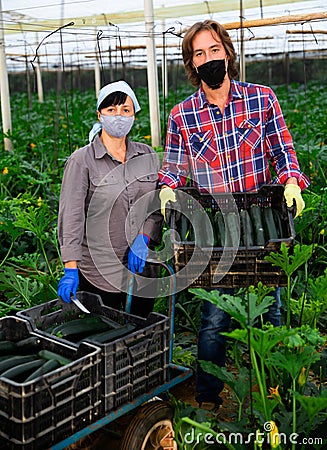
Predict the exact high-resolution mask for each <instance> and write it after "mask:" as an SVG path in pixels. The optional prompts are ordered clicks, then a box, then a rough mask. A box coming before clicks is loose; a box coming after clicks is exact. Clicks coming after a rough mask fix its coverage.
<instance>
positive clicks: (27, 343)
mask: <svg viewBox="0 0 327 450" xmlns="http://www.w3.org/2000/svg"><path fill="white" fill-rule="evenodd" d="M136 328H137V325H136V324H134V323H130V322H128V323H126V324H124V325H121V324H119V323H118V322H115V321H113V320H110V319H109V318H107V317H105V316H100V315H99V316H96V315H95V316H89V315H86V316H85V317H78V318H75V319H72V320H70V321H68V322H64V323H61V324H54V325H52V326H51V327H48V328H46V329H45V330H44V331H46V332H48V333H49V334H51V335H53V336H56V337H58V338H63V339H66V340H68V341H70V342H74V343H78V344H79V343H80V342H82V341H89V342H93V343H94V344H97V343H99V344H105V343H109V342H111V341H114V340H116V339H118V338H120V337H123V336H126V335H128V334H130V333H132V332H133V331H134V330H135V329H136ZM71 362H72V360H71V359H69V358H65V357H63V356H61V355H60V354H57V353H55V352H53V351H50V350H47V349H44V348H42V345H41V341H40V338H39V337H37V336H29V337H27V338H25V339H22V340H20V341H18V342H13V341H9V340H6V339H5V337H4V334H3V333H2V332H0V380H1V379H2V378H3V379H7V380H8V379H9V380H11V381H15V382H16V383H27V382H29V381H32V380H34V379H36V378H38V377H40V376H42V375H45V374H47V373H49V372H52V371H53V370H56V369H58V368H59V367H62V366H65V365H67V364H69V363H71Z"/></svg>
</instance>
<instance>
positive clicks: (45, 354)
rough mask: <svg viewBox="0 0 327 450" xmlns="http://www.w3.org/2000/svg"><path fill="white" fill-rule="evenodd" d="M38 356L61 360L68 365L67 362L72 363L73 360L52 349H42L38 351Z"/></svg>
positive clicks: (62, 363) (63, 364) (60, 361)
mask: <svg viewBox="0 0 327 450" xmlns="http://www.w3.org/2000/svg"><path fill="white" fill-rule="evenodd" d="M38 357H39V358H42V359H47V360H49V359H54V360H55V361H57V362H59V364H60V365H62V366H66V365H67V364H70V363H71V362H72V360H71V359H69V358H65V357H64V356H61V355H59V354H58V353H55V352H51V351H50V350H46V349H43V350H40V351H39V353H38Z"/></svg>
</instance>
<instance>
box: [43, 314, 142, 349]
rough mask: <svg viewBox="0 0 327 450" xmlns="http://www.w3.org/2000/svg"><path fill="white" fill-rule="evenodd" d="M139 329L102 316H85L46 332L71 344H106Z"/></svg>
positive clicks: (50, 328)
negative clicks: (84, 342) (86, 342)
mask: <svg viewBox="0 0 327 450" xmlns="http://www.w3.org/2000/svg"><path fill="white" fill-rule="evenodd" d="M136 328H137V326H136V324H134V323H130V322H128V323H126V324H124V325H121V324H119V323H118V322H116V321H114V320H111V319H109V318H107V317H105V316H102V315H92V316H91V315H88V314H87V315H85V316H79V317H77V318H74V319H73V318H72V319H71V320H69V321H67V322H64V323H60V324H54V325H52V326H50V327H47V328H45V330H44V331H46V332H47V333H49V334H51V335H53V336H56V337H58V338H61V339H65V340H67V341H69V342H74V343H77V344H79V343H80V342H82V341H88V342H93V343H95V344H96V343H99V344H105V343H108V342H111V341H114V340H116V339H118V338H120V337H123V336H126V335H127V334H130V333H132V332H133V331H134V330H135V329H136Z"/></svg>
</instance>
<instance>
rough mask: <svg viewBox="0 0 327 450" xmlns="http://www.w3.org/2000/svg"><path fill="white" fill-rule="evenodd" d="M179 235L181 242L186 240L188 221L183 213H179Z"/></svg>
mask: <svg viewBox="0 0 327 450" xmlns="http://www.w3.org/2000/svg"><path fill="white" fill-rule="evenodd" d="M179 230H180V233H179V236H180V239H181V242H184V241H187V238H188V234H189V222H188V219H187V217H186V216H185V215H184V214H181V217H180V219H179Z"/></svg>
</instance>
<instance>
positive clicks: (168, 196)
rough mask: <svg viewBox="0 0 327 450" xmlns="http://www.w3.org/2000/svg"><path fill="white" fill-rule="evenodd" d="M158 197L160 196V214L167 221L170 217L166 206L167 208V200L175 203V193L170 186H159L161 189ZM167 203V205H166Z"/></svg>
mask: <svg viewBox="0 0 327 450" xmlns="http://www.w3.org/2000/svg"><path fill="white" fill-rule="evenodd" d="M159 198H160V202H161V204H160V205H161V206H160V208H161V214H162V215H163V216H164V219H165V222H166V223H168V222H167V221H168V220H169V218H170V214H169V213H168V211H167V206H168V208H169V203H168V202H173V203H175V202H176V201H177V200H176V194H175V192H174V191H173V190H172V188H170V187H168V186H167V187H164V188H161V191H160V193H159ZM167 203H168V205H167Z"/></svg>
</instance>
